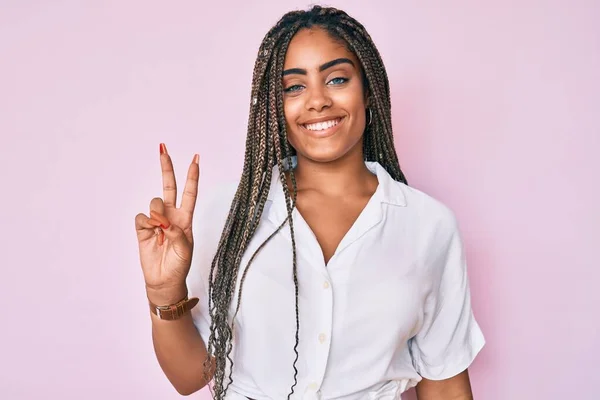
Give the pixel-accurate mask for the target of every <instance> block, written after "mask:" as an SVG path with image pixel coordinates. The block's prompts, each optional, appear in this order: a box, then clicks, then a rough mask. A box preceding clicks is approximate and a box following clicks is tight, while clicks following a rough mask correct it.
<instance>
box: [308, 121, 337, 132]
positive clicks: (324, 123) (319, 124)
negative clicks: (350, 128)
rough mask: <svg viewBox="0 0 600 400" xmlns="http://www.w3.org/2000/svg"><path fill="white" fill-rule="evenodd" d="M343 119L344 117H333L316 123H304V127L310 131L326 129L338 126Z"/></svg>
mask: <svg viewBox="0 0 600 400" xmlns="http://www.w3.org/2000/svg"><path fill="white" fill-rule="evenodd" d="M341 121H342V118H336V119H331V120H329V121H322V122H317V123H315V124H304V125H302V127H304V128H305V129H308V130H309V131H324V130H327V129H329V128H331V127H334V126H336V125H337V124H339V123H340V122H341Z"/></svg>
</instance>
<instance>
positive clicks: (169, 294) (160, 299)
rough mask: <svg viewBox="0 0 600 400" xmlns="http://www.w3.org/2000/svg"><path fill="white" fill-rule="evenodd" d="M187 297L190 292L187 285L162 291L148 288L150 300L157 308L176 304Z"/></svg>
mask: <svg viewBox="0 0 600 400" xmlns="http://www.w3.org/2000/svg"><path fill="white" fill-rule="evenodd" d="M187 295H188V290H187V286H186V285H185V284H182V285H177V286H172V287H168V288H160V289H156V288H149V287H146V296H147V297H148V300H149V301H150V302H151V303H153V304H155V305H157V306H168V305H171V304H175V303H177V302H178V301H180V300H182V299H184V298H185V297H186V296H187Z"/></svg>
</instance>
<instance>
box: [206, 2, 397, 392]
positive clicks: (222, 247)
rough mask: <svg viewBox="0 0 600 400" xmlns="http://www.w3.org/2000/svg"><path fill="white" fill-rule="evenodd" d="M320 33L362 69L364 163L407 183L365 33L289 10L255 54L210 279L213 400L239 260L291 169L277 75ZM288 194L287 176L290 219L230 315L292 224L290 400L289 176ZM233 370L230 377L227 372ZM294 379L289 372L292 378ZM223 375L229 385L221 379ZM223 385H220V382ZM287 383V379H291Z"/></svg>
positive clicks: (380, 73) (382, 79) (322, 13)
mask: <svg viewBox="0 0 600 400" xmlns="http://www.w3.org/2000/svg"><path fill="white" fill-rule="evenodd" d="M313 27H315V28H321V29H324V30H325V31H326V32H328V34H329V35H330V36H331V38H332V39H334V40H338V41H340V42H341V43H343V44H344V45H345V46H346V47H347V49H348V50H349V51H351V52H352V53H354V54H355V55H356V57H357V58H358V60H359V62H360V64H361V66H362V68H361V70H362V74H363V85H364V88H365V90H367V91H368V93H369V100H370V101H369V103H370V104H369V107H370V108H371V120H370V122H369V124H368V126H367V127H366V130H365V132H364V136H363V157H364V159H365V161H376V162H378V163H379V164H381V165H382V166H383V167H384V168H385V170H386V171H387V172H388V173H389V174H390V175H391V176H392V178H393V179H395V180H397V181H401V182H403V183H406V178H405V177H404V174H403V172H402V170H401V169H400V165H399V163H398V157H397V155H396V151H395V148H394V142H393V136H392V123H391V103H390V88H389V81H388V76H387V73H386V70H385V67H384V65H383V61H382V59H381V56H380V54H379V52H378V50H377V48H376V47H375V44H374V43H373V41H372V39H371V37H370V36H369V34H368V33H367V31H366V29H365V28H364V27H363V25H361V24H360V23H359V22H358V21H356V20H355V19H354V18H352V17H350V16H349V15H348V14H347V13H345V12H344V11H342V10H339V9H336V8H326V7H320V6H314V7H312V8H311V9H310V10H308V11H292V12H289V13H287V14H285V15H284V16H283V17H282V18H281V19H280V20H279V21H278V22H277V23H276V24H275V25H274V26H273V27H272V28H271V29H270V30H269V32H268V33H267V34H266V35H265V37H264V39H263V41H262V44H261V45H260V48H259V50H258V57H257V59H256V63H255V65H254V72H253V77H252V92H251V104H250V115H249V119H248V133H247V138H246V150H245V156H244V166H243V171H242V176H241V179H240V182H239V185H238V188H237V191H236V193H235V197H234V199H233V201H232V203H231V207H230V210H229V215H228V217H227V220H226V222H225V226H224V228H223V231H222V234H221V238H220V241H219V244H218V246H217V250H216V254H215V256H214V259H213V261H212V265H211V269H210V275H209V287H208V298H209V313H210V317H211V326H210V336H209V339H208V343H207V348H208V354H209V356H208V358H207V360H206V361H205V363H204V366H205V368H204V370H205V375H206V376H205V377H208V372H206V371H208V370H209V367H210V365H211V354H212V356H213V357H214V363H215V364H214V367H215V370H214V385H213V386H212V392H213V393H212V394H213V397H214V399H216V400H221V399H223V398H224V397H225V394H226V392H227V388H228V387H229V384H231V382H232V368H233V360H232V359H231V356H230V353H231V350H232V343H233V335H234V329H233V328H234V327H233V321H234V320H235V315H234V316H233V318H230V317H231V316H230V315H229V309H230V306H231V301H232V299H233V294H234V291H235V288H236V282H237V277H238V272H239V270H240V264H241V259H242V256H243V255H244V252H245V251H246V249H247V247H248V244H249V242H250V240H251V239H252V237H253V235H254V233H255V232H256V229H257V227H258V223H259V221H260V217H261V215H262V212H263V209H264V206H265V203H266V201H267V197H268V194H269V189H270V187H271V178H272V168H273V167H274V166H275V165H276V166H277V167H278V168H279V170H280V171H284V170H286V169H288V168H287V166H289V164H288V163H289V161H290V160H291V157H292V156H293V155H294V154H295V150H294V149H293V148H292V147H291V145H290V144H289V143H288V140H287V132H286V123H285V115H284V109H283V86H282V85H283V84H282V73H283V65H284V60H285V55H286V52H287V49H288V46H289V44H290V41H291V40H292V37H293V36H294V35H295V34H296V33H297V32H298V31H299V30H301V29H310V28H313ZM290 178H291V182H292V187H293V191H292V192H291V193H290V190H289V188H288V185H287V182H286V176H285V174H283V173H282V174H280V180H281V183H282V186H283V191H284V194H285V202H286V208H287V218H286V219H285V221H284V222H283V223H282V224H281V225H280V226H279V227H278V229H277V230H276V231H275V232H273V234H272V235H271V236H269V238H267V240H266V241H265V242H264V243H262V245H261V246H260V247H259V248H258V249H257V250H256V252H255V253H254V254H253V255H252V257H251V258H250V261H249V262H248V264H247V266H246V267H245V269H244V271H243V274H242V277H241V285H240V289H239V291H240V292H239V295H238V302H237V307H236V311H235V313H236V314H237V310H238V309H239V306H240V300H241V290H242V287H243V283H244V279H245V277H246V273H247V272H248V268H249V266H250V264H251V263H252V261H253V259H254V257H255V256H256V254H257V253H258V252H259V251H260V250H261V248H262V247H263V246H264V245H265V244H266V243H267V242H268V241H269V240H270V239H271V237H273V236H274V235H275V234H276V233H277V232H278V231H279V230H281V228H282V227H283V226H284V225H285V224H289V229H290V235H291V239H292V254H291V255H292V261H293V271H292V279H293V281H294V286H295V296H296V344H295V346H294V352H295V354H296V358H295V360H294V363H293V365H292V366H291V368H293V371H294V374H293V378H294V383H293V384H292V385H291V388H290V393H289V395H288V399H289V398H290V397H291V395H292V394H293V393H294V387H295V386H296V385H297V383H298V380H297V376H298V369H297V368H296V362H297V360H298V357H299V354H298V342H299V329H300V321H299V313H298V275H297V263H296V259H297V257H296V242H295V234H294V224H293V220H292V210H293V209H294V207H295V201H296V192H297V186H296V180H295V177H294V172H293V170H291V171H290ZM228 362H229V363H230V367H231V369H230V371H229V374H227V373H226V369H227V363H228ZM290 374H291V371H290ZM226 375H228V376H227V378H226ZM226 379H227V381H228V382H227V383H226V384H225V380H226ZM290 380H291V379H290Z"/></svg>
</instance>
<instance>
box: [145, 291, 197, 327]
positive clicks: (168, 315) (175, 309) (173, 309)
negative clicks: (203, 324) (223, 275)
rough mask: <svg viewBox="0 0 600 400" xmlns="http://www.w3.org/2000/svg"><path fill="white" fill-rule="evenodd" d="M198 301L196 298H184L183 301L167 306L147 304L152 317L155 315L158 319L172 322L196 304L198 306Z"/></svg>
mask: <svg viewBox="0 0 600 400" xmlns="http://www.w3.org/2000/svg"><path fill="white" fill-rule="evenodd" d="M198 301H199V299H198V298H197V297H192V298H191V299H188V297H187V296H185V298H184V299H182V300H180V301H178V302H177V303H175V304H171V305H168V306H157V305H156V304H153V303H152V302H151V301H149V303H150V311H151V312H152V313H153V314H154V315H156V316H157V317H158V318H160V319H164V320H168V321H173V320H176V319H179V318H181V317H182V316H184V315H185V314H186V313H187V312H188V311H190V310H191V309H192V308H194V307H195V306H196V304H198Z"/></svg>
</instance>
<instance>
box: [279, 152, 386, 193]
mask: <svg viewBox="0 0 600 400" xmlns="http://www.w3.org/2000/svg"><path fill="white" fill-rule="evenodd" d="M297 161H298V163H297V166H296V168H295V169H294V175H295V177H296V183H297V187H298V192H301V191H305V190H310V191H315V192H318V193H320V194H322V195H325V196H328V197H329V196H331V197H340V196H347V195H353V194H362V193H364V192H365V190H366V191H373V190H374V188H373V186H374V187H376V186H377V177H376V176H375V175H374V174H373V173H371V171H369V169H368V168H367V166H366V165H365V162H364V160H363V153H362V146H361V147H360V151H356V152H352V153H349V154H346V155H345V156H344V157H341V158H339V159H337V160H335V161H329V162H319V161H314V160H311V159H309V158H306V157H302V156H301V155H298V156H297ZM287 175H288V179H287V180H288V187H289V188H290V191H292V190H293V186H292V182H291V179H290V176H289V174H287Z"/></svg>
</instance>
